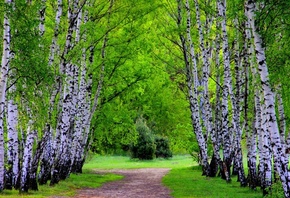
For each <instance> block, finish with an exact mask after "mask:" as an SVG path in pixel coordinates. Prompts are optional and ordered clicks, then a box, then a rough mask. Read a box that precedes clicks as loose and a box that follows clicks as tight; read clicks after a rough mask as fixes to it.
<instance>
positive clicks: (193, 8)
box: [0, 0, 290, 197]
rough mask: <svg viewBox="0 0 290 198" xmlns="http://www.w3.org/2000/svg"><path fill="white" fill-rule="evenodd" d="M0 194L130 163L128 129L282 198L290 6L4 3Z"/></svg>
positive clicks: (82, 0)
mask: <svg viewBox="0 0 290 198" xmlns="http://www.w3.org/2000/svg"><path fill="white" fill-rule="evenodd" d="M0 9H1V12H0V13H1V20H0V27H1V28H2V29H1V31H0V37H1V38H3V39H2V42H1V47H2V59H1V71H0V79H1V80H0V191H2V190H4V189H18V190H19V192H20V193H25V192H28V191H29V190H37V189H38V185H42V184H46V183H48V182H49V183H50V185H55V184H57V183H58V182H59V181H61V180H65V179H66V178H68V177H69V176H70V174H72V173H81V172H82V167H83V165H84V162H85V160H86V156H87V154H88V153H89V152H93V153H98V154H101V155H106V154H118V155H126V154H128V153H130V146H132V144H134V145H136V143H137V140H138V137H139V133H138V131H137V130H136V125H137V124H138V121H140V120H142V124H143V125H145V126H146V127H148V128H150V130H151V131H152V133H153V134H154V135H156V136H159V137H162V138H166V139H167V140H168V141H169V145H170V148H171V150H172V152H173V155H174V154H185V153H190V154H191V155H192V156H193V158H194V159H196V160H198V162H199V164H200V166H201V167H202V174H203V175H204V176H205V177H221V178H222V179H224V180H225V182H230V181H231V176H232V175H238V182H240V185H241V186H243V187H249V188H251V189H256V188H261V189H262V190H263V192H264V194H266V193H267V190H268V189H269V188H270V187H271V185H272V184H274V183H277V182H280V183H281V184H282V188H283V192H284V196H285V197H290V170H289V168H288V164H289V153H290V133H289V122H290V109H288V108H287V107H288V106H289V105H290V89H289V88H288V87H289V86H290V82H289V80H288V79H289V74H290V62H289V60H290V51H289V49H288V48H289V47H288V46H290V12H289V10H290V1H289V0H279V1H275V0H231V1H226V0H204V1H201V0H161V1H154V0H139V1H137V0H98V1H95V0H68V1H63V0H4V1H2V2H1V6H0Z"/></svg>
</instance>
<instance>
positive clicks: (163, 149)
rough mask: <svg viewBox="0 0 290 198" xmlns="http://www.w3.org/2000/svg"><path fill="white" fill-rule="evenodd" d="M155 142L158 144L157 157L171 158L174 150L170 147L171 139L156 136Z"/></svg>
mask: <svg viewBox="0 0 290 198" xmlns="http://www.w3.org/2000/svg"><path fill="white" fill-rule="evenodd" d="M155 144H156V152H155V155H156V157H157V158H158V157H163V158H170V157H172V152H171V150H170V148H169V141H168V139H167V138H165V137H159V136H156V137H155Z"/></svg>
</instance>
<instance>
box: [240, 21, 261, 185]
mask: <svg viewBox="0 0 290 198" xmlns="http://www.w3.org/2000/svg"><path fill="white" fill-rule="evenodd" d="M244 26H245V27H244V32H243V40H244V46H243V53H244V58H243V60H244V71H245V92H244V101H245V103H244V123H245V132H246V138H247V149H248V154H247V161H248V169H249V171H248V182H249V187H250V188H251V189H256V187H257V186H258V181H257V157H256V156H257V135H258V134H260V131H261V123H260V120H261V118H260V117H261V106H260V99H259V88H257V87H259V86H258V84H257V80H256V79H257V78H256V73H257V72H256V68H254V67H255V66H254V65H253V63H252V60H253V50H252V49H253V48H252V45H251V32H250V24H249V22H248V21H247V20H246V21H245V22H244ZM249 69H252V70H251V71H252V75H253V87H256V88H255V91H254V104H255V107H254V120H253V127H252V133H250V127H249V123H248V122H249V116H248V109H249V106H248V98H249V97H248V95H249Z"/></svg>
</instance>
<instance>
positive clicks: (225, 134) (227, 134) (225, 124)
mask: <svg viewBox="0 0 290 198" xmlns="http://www.w3.org/2000/svg"><path fill="white" fill-rule="evenodd" d="M224 3H225V2H221V1H220V0H218V1H217V8H218V15H219V17H220V20H221V22H220V23H221V29H222V43H223V62H224V80H223V81H224V86H223V93H222V117H223V120H222V138H223V146H224V150H223V154H224V166H223V168H224V174H225V175H224V176H225V178H224V179H226V181H228V182H229V181H230V180H231V179H230V167H231V163H232V156H231V153H232V152H233V151H232V147H231V145H232V137H231V136H232V131H231V128H230V126H229V124H230V120H229V107H228V103H229V102H228V98H229V96H230V87H231V74H230V57H229V47H228V36H227V30H226V15H225V12H226V5H224Z"/></svg>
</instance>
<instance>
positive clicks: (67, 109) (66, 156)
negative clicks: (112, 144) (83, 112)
mask: <svg viewBox="0 0 290 198" xmlns="http://www.w3.org/2000/svg"><path fill="white" fill-rule="evenodd" d="M68 16H69V18H68V30H67V34H66V42H65V47H64V51H63V56H62V59H61V63H60V70H61V73H62V72H64V75H65V86H64V88H63V93H62V94H63V97H62V96H61V98H60V104H61V114H60V119H59V122H58V124H57V134H56V135H57V136H56V140H55V147H57V146H58V148H54V150H55V151H54V152H56V153H55V160H54V166H53V169H52V179H51V183H50V184H51V185H54V184H55V183H58V182H59V181H60V180H61V179H66V178H67V177H68V175H69V170H70V169H69V167H70V164H71V159H70V150H69V148H70V143H71V138H72V134H71V132H72V131H73V115H72V114H73V113H74V108H75V107H74V106H73V91H74V69H75V67H74V65H73V64H71V63H69V62H68V61H67V60H66V59H65V55H67V54H68V53H69V51H70V50H71V48H72V45H73V42H72V41H73V40H72V39H73V33H74V30H76V27H75V25H76V24H77V23H76V21H77V20H76V19H77V12H76V10H74V9H72V8H69V9H68ZM62 94H61V95H62ZM58 142H59V144H58Z"/></svg>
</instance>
